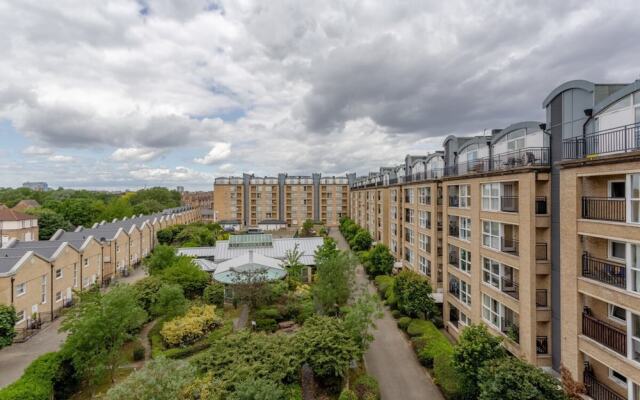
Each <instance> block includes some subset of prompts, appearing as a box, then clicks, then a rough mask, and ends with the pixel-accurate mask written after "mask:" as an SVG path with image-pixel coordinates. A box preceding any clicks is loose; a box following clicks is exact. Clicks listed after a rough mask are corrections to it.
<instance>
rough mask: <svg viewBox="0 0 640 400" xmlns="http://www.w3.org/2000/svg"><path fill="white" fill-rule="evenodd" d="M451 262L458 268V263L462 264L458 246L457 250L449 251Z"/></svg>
mask: <svg viewBox="0 0 640 400" xmlns="http://www.w3.org/2000/svg"><path fill="white" fill-rule="evenodd" d="M449 264H451V265H453V266H455V267H456V268H458V265H460V256H459V255H458V249H457V248H456V250H453V251H449Z"/></svg>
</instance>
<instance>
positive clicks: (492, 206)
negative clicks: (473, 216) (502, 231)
mask: <svg viewBox="0 0 640 400" xmlns="http://www.w3.org/2000/svg"><path fill="white" fill-rule="evenodd" d="M482 209H483V210H485V211H500V184H499V183H485V184H483V185H482Z"/></svg>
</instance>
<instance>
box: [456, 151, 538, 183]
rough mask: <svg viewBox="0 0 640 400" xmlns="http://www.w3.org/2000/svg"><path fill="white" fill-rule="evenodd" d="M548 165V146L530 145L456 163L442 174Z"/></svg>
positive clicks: (458, 174)
mask: <svg viewBox="0 0 640 400" xmlns="http://www.w3.org/2000/svg"><path fill="white" fill-rule="evenodd" d="M549 165H550V163H549V148H547V147H530V148H526V149H521V150H516V151H510V152H507V153H502V154H497V155H494V156H493V157H485V158H480V159H477V160H472V161H467V162H461V163H457V164H456V165H452V166H449V167H446V168H445V170H444V175H445V176H460V175H466V174H471V173H485V172H492V171H503V170H510V169H514V168H519V167H548V166H549Z"/></svg>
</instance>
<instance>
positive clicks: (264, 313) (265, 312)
mask: <svg viewBox="0 0 640 400" xmlns="http://www.w3.org/2000/svg"><path fill="white" fill-rule="evenodd" d="M256 319H275V320H276V321H281V320H282V315H280V311H278V309H276V308H261V309H259V310H258V311H256Z"/></svg>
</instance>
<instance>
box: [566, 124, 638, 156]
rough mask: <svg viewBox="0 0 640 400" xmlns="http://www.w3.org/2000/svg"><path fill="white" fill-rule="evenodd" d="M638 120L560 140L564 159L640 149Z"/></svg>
mask: <svg viewBox="0 0 640 400" xmlns="http://www.w3.org/2000/svg"><path fill="white" fill-rule="evenodd" d="M638 137H640V122H636V123H635V124H630V125H623V126H618V127H615V128H610V129H604V130H601V131H598V132H595V133H592V134H589V135H588V136H583V137H575V138H571V139H566V140H564V141H563V142H562V156H563V158H564V159H565V160H571V159H574V160H575V159H580V158H585V157H589V156H594V155H606V154H615V153H627V152H631V151H638V150H639V149H640V141H639V140H638Z"/></svg>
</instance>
